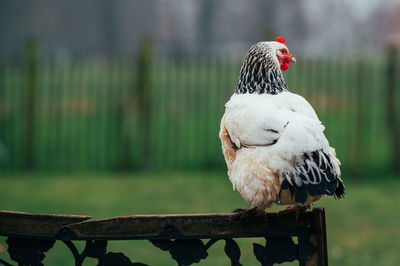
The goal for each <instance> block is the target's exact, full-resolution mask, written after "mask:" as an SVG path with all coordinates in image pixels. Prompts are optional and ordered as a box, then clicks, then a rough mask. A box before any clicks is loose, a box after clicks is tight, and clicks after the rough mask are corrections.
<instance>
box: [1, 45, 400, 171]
mask: <svg viewBox="0 0 400 266" xmlns="http://www.w3.org/2000/svg"><path fill="white" fill-rule="evenodd" d="M31 45H33V44H31ZM142 50H143V51H142V56H140V57H139V59H138V60H136V61H134V60H132V61H129V60H118V59H116V60H109V61H99V60H85V59H78V60H70V59H54V60H44V59H41V60H37V59H36V56H35V55H34V53H35V47H34V46H31V47H28V49H27V51H28V55H27V58H28V61H27V63H26V64H25V66H20V65H15V64H14V65H13V64H8V63H4V62H3V63H1V64H0V167H1V168H0V169H1V171H4V170H12V171H13V170H20V169H33V170H47V169H49V170H129V169H142V168H153V169H160V168H170V169H171V168H180V169H182V168H211V167H212V168H221V169H223V168H224V167H225V164H224V160H223V156H222V153H221V147H220V142H219V139H218V131H219V121H220V118H221V116H222V114H223V111H224V103H225V102H226V101H227V100H228V99H229V97H230V95H231V94H232V93H233V91H234V89H235V85H236V81H237V76H238V72H239V69H240V65H241V62H240V61H238V60H222V59H221V60H220V59H218V60H216V59H214V58H183V59H182V58H181V59H171V58H158V57H157V58H155V57H154V58H152V57H151V49H145V48H144V49H142ZM146 53H147V54H146ZM385 58H386V59H385ZM387 58H393V56H390V57H384V56H382V57H380V58H374V59H365V58H364V59H363V60H358V61H357V60H354V61H349V60H345V61H343V60H340V59H329V60H310V59H301V58H298V63H297V64H296V65H293V66H292V67H291V68H290V69H289V70H288V71H286V72H285V78H286V81H287V83H288V85H289V88H290V90H291V91H293V92H295V93H299V94H301V95H303V96H304V97H305V98H306V99H307V100H308V101H310V102H311V104H312V105H313V106H314V107H315V109H316V111H317V113H318V115H319V117H320V119H321V121H322V122H323V123H324V124H325V125H326V127H327V129H326V135H327V137H328V139H329V140H330V143H331V145H332V146H334V147H336V150H337V153H338V156H339V158H340V159H341V161H342V165H343V166H344V168H345V169H349V170H352V173H354V174H362V173H365V172H366V171H369V170H373V169H388V168H389V166H391V165H395V166H396V165H399V164H400V162H399V158H398V157H399V155H398V154H399V152H398V150H399V149H400V147H398V145H399V142H398V138H399V136H398V134H397V133H396V132H398V130H399V129H398V126H397V125H399V123H398V122H399V121H398V119H399V107H398V106H399V105H400V100H399V98H400V97H399V92H398V91H399V84H400V80H399V76H400V75H399V74H400V68H399V64H398V63H397V62H398V60H389V59H387ZM393 121H397V122H396V123H394V122H393ZM396 145H397V146H396ZM396 154H397V155H396Z"/></svg>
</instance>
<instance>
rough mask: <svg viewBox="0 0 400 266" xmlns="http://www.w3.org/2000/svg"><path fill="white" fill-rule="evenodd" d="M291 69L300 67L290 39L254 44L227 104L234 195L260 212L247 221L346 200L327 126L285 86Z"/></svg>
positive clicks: (226, 146) (224, 132) (224, 124)
mask: <svg viewBox="0 0 400 266" xmlns="http://www.w3.org/2000/svg"><path fill="white" fill-rule="evenodd" d="M290 63H296V59H295V58H294V57H293V55H292V54H291V53H290V51H289V49H288V47H287V46H286V41H285V39H283V38H282V37H278V38H277V40H276V41H271V42H259V43H256V44H254V45H253V46H251V47H250V49H249V51H248V52H247V55H246V56H245V58H244V62H243V65H242V68H241V70H240V75H239V80H238V82H237V87H236V90H235V93H234V94H233V95H232V97H231V98H230V100H229V101H228V102H227V103H226V104H225V113H224V115H223V117H222V120H221V129H220V133H219V136H220V139H221V142H222V151H223V154H224V157H225V161H226V164H227V167H228V175H229V179H230V181H231V182H232V184H233V189H236V190H238V191H239V192H240V194H241V195H242V197H243V198H244V199H245V200H246V201H248V202H249V203H251V205H252V207H250V208H248V209H246V211H247V213H248V212H250V211H251V212H256V213H258V214H260V213H264V214H265V209H266V208H268V207H270V206H271V205H272V204H273V203H276V204H282V205H288V209H294V210H296V212H297V213H298V212H299V210H300V208H302V207H306V206H310V204H311V203H312V202H314V201H316V200H319V199H320V198H321V197H323V196H331V195H334V196H335V197H336V198H341V197H343V196H344V195H345V191H344V190H345V187H344V185H343V182H342V180H341V178H340V168H339V165H340V162H339V160H338V159H337V158H336V154H335V150H334V149H333V148H331V147H330V146H329V143H328V140H327V139H326V137H325V135H324V133H323V132H324V129H325V128H324V126H323V125H322V123H321V122H320V120H319V119H318V116H317V114H316V113H315V111H314V109H313V108H312V106H311V105H310V104H309V103H308V102H307V101H306V100H305V99H304V98H303V97H302V96H300V95H297V94H294V93H292V92H290V91H289V90H288V87H287V85H286V83H285V80H284V77H283V74H282V71H285V70H287V69H288V68H289V65H290ZM242 211H243V210H242ZM297 215H298V214H297Z"/></svg>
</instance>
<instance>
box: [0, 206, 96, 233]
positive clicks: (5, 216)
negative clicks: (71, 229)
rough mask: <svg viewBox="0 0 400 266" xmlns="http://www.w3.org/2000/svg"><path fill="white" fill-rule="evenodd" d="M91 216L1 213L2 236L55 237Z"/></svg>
mask: <svg viewBox="0 0 400 266" xmlns="http://www.w3.org/2000/svg"><path fill="white" fill-rule="evenodd" d="M90 218H91V216H81V215H60V214H32V213H25V212H14V211H0V235H3V236H24V237H30V236H32V237H47V238H49V237H50V238H51V237H54V236H55V235H56V234H57V232H58V231H59V230H60V228H61V227H62V226H64V225H67V224H71V223H78V222H82V221H85V220H88V219H90Z"/></svg>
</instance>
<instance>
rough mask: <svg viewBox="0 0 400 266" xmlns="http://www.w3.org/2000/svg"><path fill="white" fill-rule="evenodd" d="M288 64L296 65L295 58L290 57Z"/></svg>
mask: <svg viewBox="0 0 400 266" xmlns="http://www.w3.org/2000/svg"><path fill="white" fill-rule="evenodd" d="M290 62H292V63H294V64H296V58H294V56H293V55H292V56H290Z"/></svg>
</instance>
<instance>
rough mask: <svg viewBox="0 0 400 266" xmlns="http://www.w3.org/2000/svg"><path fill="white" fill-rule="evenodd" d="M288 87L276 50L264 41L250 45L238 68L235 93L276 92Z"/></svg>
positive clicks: (285, 89)
mask: <svg viewBox="0 0 400 266" xmlns="http://www.w3.org/2000/svg"><path fill="white" fill-rule="evenodd" d="M287 90H288V87H287V85H286V83H285V79H284V78H283V74H282V71H281V70H280V66H279V61H278V59H277V58H276V51H275V50H274V49H273V48H272V47H271V46H270V45H269V44H268V43H266V42H260V43H257V44H255V45H253V46H252V47H250V49H249V51H248V52H247V55H246V57H245V59H244V62H243V65H242V68H241V69H240V75H239V80H238V83H237V87H236V90H235V93H236V94H245V93H250V94H253V93H256V94H264V93H266V94H278V93H280V92H283V91H287Z"/></svg>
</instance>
